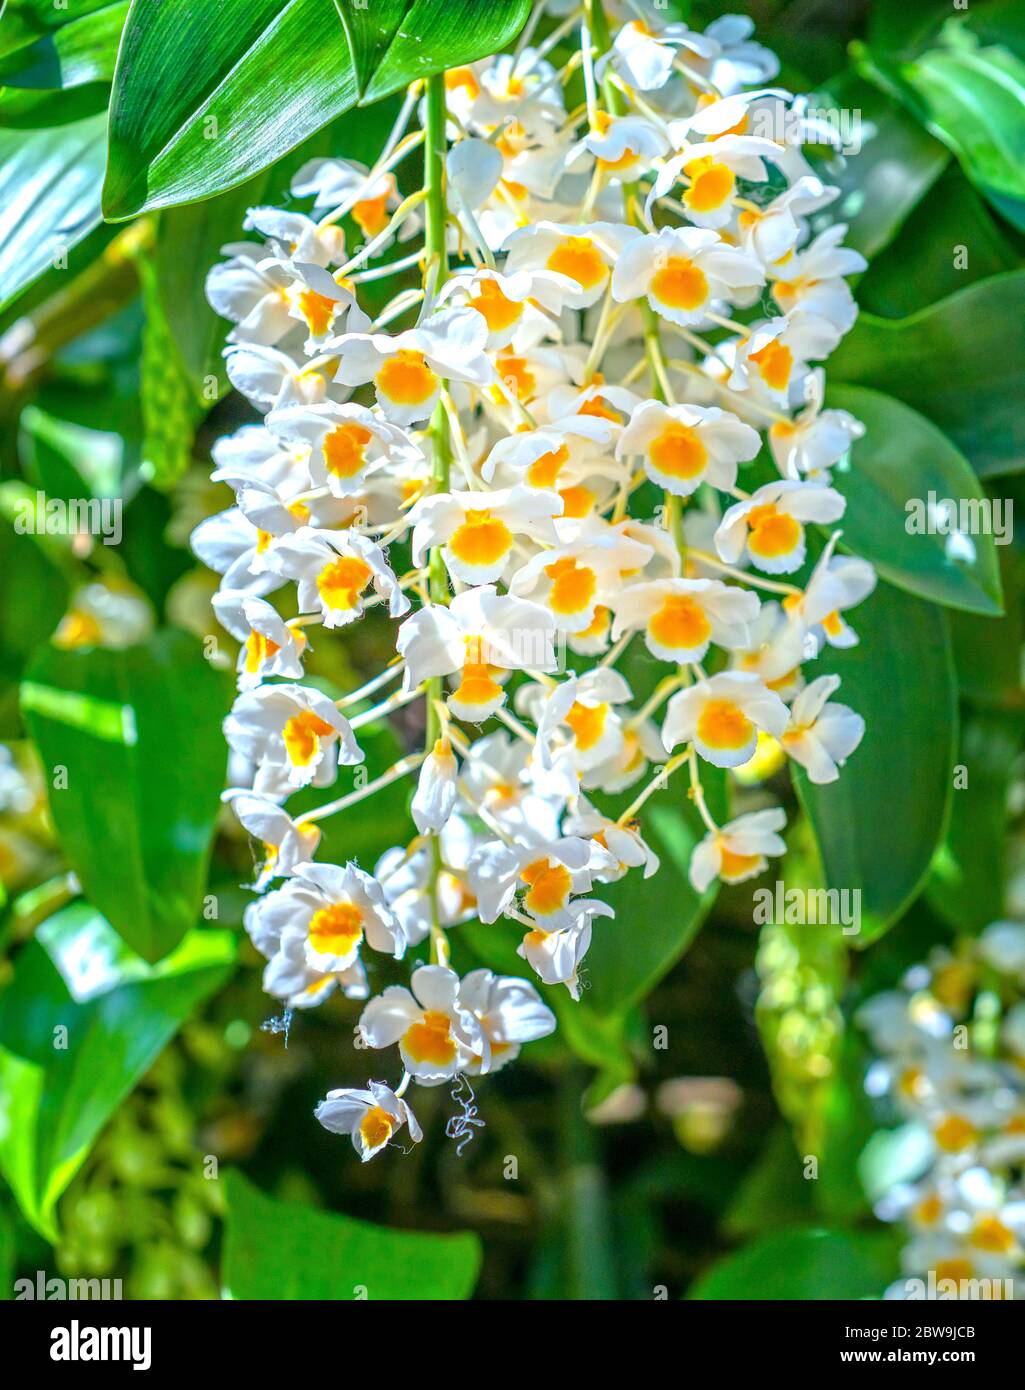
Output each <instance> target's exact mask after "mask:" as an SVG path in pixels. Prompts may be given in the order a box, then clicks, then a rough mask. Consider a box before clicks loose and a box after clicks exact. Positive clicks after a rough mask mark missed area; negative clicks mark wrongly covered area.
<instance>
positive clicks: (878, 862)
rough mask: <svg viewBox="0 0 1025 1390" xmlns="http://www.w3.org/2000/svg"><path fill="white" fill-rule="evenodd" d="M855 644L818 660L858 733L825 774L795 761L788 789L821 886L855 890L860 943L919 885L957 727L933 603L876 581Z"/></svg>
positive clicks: (946, 647) (939, 615)
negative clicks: (858, 722)
mask: <svg viewBox="0 0 1025 1390" xmlns="http://www.w3.org/2000/svg"><path fill="white" fill-rule="evenodd" d="M851 622H852V624H853V626H854V628H855V630H856V631H857V632H858V634H859V636H860V639H861V641H860V643H859V645H858V646H856V647H852V648H849V649H848V650H846V651H835V650H831V651H828V652H827V653H825V654H824V656H823V657H822V658H821V659H820V663H819V665H820V667H821V669H823V670H825V671H830V672H835V673H836V674H837V675H838V676H840V678H841V680H842V685H841V688H840V692H839V695H838V697H837V698H838V699H839V700H841V701H842V702H843V703H844V704H846V705H850V706H851V708H853V709H855V710H857V712H858V713H859V714H860V715H862V717H863V718H864V720H865V725H866V730H865V737H864V739H863V741H862V743H861V746H860V747H859V748H857V749H856V750H855V752H854V753H852V754H851V757H850V759H849V761H848V763H847V766H846V767H845V768H844V769H843V771H842V772H841V774H840V777H839V779H838V780H837V781H836V782H832V783H829V784H828V785H826V786H816V785H814V784H813V783H811V782H809V781H808V779H807V777H806V776H805V775H804V773H803V772H802V771H801V770H800V769H797V770H796V772H795V782H796V786H797V791H798V795H799V796H800V798H801V802H802V804H803V806H804V809H805V811H806V813H807V814H808V816H809V818H810V819H811V822H812V826H813V828H814V830H815V835H816V838H817V840H818V844H819V851H820V854H821V856H822V866H823V870H824V874H825V879H826V885H827V887H829V888H836V889H838V890H843V889H847V890H850V891H853V890H860V892H861V900H860V902H861V931H860V933H858V934H857V935H851V936H850V937H849V938H848V939H849V940H850V942H851V944H852V945H854V946H867V945H869V944H870V943H871V942H872V941H874V940H875V939H876V938H877V937H878V936H880V935H881V934H882V933H883V932H884V931H885V930H886V929H887V928H888V927H889V926H890V925H891V924H892V923H893V922H894V921H895V920H896V919H897V918H898V917H899V916H900V914H901V913H902V912H903V911H904V909H905V907H906V906H907V905H908V903H910V902H911V900H912V899H913V898H914V897H915V895H916V894H917V892H918V891H919V889H920V887H921V885H922V882H923V879H924V878H925V875H926V872H927V870H928V867H929V861H930V859H931V858H932V855H933V851H934V849H935V848H936V845H937V844H938V842H939V840H940V838H941V836H942V835H943V832H944V829H945V825H946V818H947V807H948V804H949V800H950V794H951V782H952V776H953V764H954V749H955V738H956V731H957V704H956V686H955V681H954V672H953V662H952V660H951V654H950V638H949V634H948V632H947V620H946V616H945V614H944V613H943V612H942V610H940V609H938V608H936V607H934V606H933V605H932V604H927V603H923V602H922V601H921V600H920V599H916V598H912V597H910V596H909V595H907V594H904V593H901V591H900V590H898V589H892V588H890V586H889V585H887V584H880V585H879V587H878V588H877V590H876V592H875V593H874V594H873V595H872V597H871V598H869V599H867V600H866V601H865V603H863V604H861V605H860V606H859V607H858V608H856V609H855V610H853V612H852V614H851Z"/></svg>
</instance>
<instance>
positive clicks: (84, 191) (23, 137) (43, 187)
mask: <svg viewBox="0 0 1025 1390" xmlns="http://www.w3.org/2000/svg"><path fill="white" fill-rule="evenodd" d="M106 144H107V141H106V117H105V115H102V114H100V115H96V116H89V117H88V118H87V119H85V120H81V121H74V122H72V123H71V124H69V125H62V126H58V127H57V128H56V129H54V130H27V131H26V130H2V129H0V308H3V307H4V306H5V305H6V304H8V303H9V302H10V301H11V300H12V299H13V298H14V296H15V295H16V294H18V293H19V292H20V291H21V290H23V289H25V287H26V286H27V285H30V284H31V283H32V281H33V280H34V279H35V278H36V277H37V276H38V275H42V274H43V272H44V271H45V270H48V269H49V268H50V267H51V265H53V264H54V263H55V262H56V261H58V260H59V259H60V258H61V257H62V256H64V255H66V254H67V252H68V251H69V250H70V249H71V247H73V246H75V245H76V244H77V243H78V242H79V241H81V240H82V238H83V237H84V236H86V235H87V234H88V233H89V232H91V231H92V230H93V228H94V227H97V226H98V225H99V223H100V191H99V185H100V178H101V176H102V173H103V161H104V157H105V153H106Z"/></svg>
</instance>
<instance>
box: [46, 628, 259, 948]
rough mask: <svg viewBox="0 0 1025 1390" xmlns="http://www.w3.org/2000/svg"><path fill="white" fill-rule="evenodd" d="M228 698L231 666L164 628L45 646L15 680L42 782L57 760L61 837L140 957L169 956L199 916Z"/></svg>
mask: <svg viewBox="0 0 1025 1390" xmlns="http://www.w3.org/2000/svg"><path fill="white" fill-rule="evenodd" d="M230 700H231V680H230V677H229V676H228V674H227V673H226V672H222V671H215V670H214V669H213V668H212V667H211V666H210V664H209V663H208V662H207V661H206V660H205V659H204V657H203V654H202V649H201V647H200V644H199V642H198V641H197V640H196V639H195V638H193V637H191V636H187V635H186V634H185V633H183V632H178V631H175V630H173V629H170V630H167V631H165V632H161V633H158V634H157V635H156V636H155V637H153V638H151V639H150V640H149V641H148V642H147V643H145V644H144V645H140V646H136V647H128V648H126V649H124V650H121V651H110V650H101V649H93V650H76V651H59V650H56V649H51V650H47V651H43V652H41V653H40V654H39V656H38V658H37V659H36V661H35V662H33V664H32V665H31V666H30V668H29V670H28V673H27V679H26V681H25V682H24V684H23V685H22V708H23V710H24V712H25V716H26V719H27V722H28V725H29V729H30V731H31V733H32V737H33V738H34V739H35V742H36V745H37V747H38V749H39V752H40V756H41V757H42V759H43V765H44V767H45V768H47V769H48V770H49V773H48V778H47V780H48V781H50V780H51V778H53V777H54V769H59V768H66V770H67V771H66V777H61V778H60V781H59V782H58V784H57V785H56V786H55V787H54V789H53V790H52V791H51V794H50V810H51V812H52V814H53V818H54V821H55V822H56V825H57V831H58V833H59V835H60V839H61V846H62V848H63V850H64V852H65V854H66V855H67V858H68V860H69V862H70V864H71V867H72V868H73V869H74V871H75V873H76V874H77V875H78V879H79V882H80V883H81V884H82V886H83V889H84V891H85V892H86V894H87V895H88V896H89V898H90V899H91V900H92V901H93V902H94V903H95V904H96V906H97V908H98V909H99V910H100V911H102V912H103V913H104V915H105V916H106V917H107V918H108V920H109V921H110V922H111V924H112V925H113V926H114V927H115V929H116V930H117V931H119V932H120V933H121V935H122V936H123V937H124V939H125V940H126V941H127V942H128V943H129V945H130V946H132V947H133V949H134V950H136V951H138V953H139V954H140V955H141V956H143V957H144V958H145V959H146V960H150V961H156V960H159V959H160V958H161V957H162V956H164V955H166V954H167V952H168V951H170V950H171V949H172V948H173V947H174V946H176V945H177V943H178V942H179V941H180V940H181V939H182V937H183V936H184V935H185V932H186V931H187V930H188V928H189V927H191V926H193V925H194V923H195V921H196V917H197V915H198V913H199V909H200V904H201V900H202V895H203V887H204V884H205V882H206V867H207V860H208V858H209V854H210V845H211V840H212V837H213V830H214V821H215V819H216V816H217V812H218V807H219V799H218V798H219V793H220V791H221V788H222V787H223V785H224V767H225V753H224V743H223V739H222V737H221V719H222V717H223V715H224V714H225V712H226V710H227V707H228V705H229V703H230ZM64 781H66V784H67V785H66V787H62V786H61V783H63V782H64Z"/></svg>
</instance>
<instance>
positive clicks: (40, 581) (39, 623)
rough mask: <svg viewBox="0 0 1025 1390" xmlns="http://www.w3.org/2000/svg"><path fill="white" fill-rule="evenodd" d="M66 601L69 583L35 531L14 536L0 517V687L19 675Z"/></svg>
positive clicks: (12, 530) (46, 635) (9, 525)
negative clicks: (29, 597) (34, 534)
mask: <svg viewBox="0 0 1025 1390" xmlns="http://www.w3.org/2000/svg"><path fill="white" fill-rule="evenodd" d="M26 514H27V513H26ZM29 594H31V596H32V601H31V603H29V602H26V596H27V595H29ZM67 601H68V582H67V580H66V579H65V577H64V575H63V574H62V573H61V572H60V570H59V569H58V568H57V567H56V565H54V564H53V563H52V562H51V561H50V559H49V558H48V557H47V556H46V554H44V552H43V550H42V549H41V547H40V546H39V544H38V542H37V540H36V538H35V536H33V535H19V534H18V532H17V531H15V529H14V527H13V526H12V524H11V523H10V522H9V521H7V520H6V519H5V518H0V689H6V687H7V686H8V685H9V684H10V682H12V681H16V680H18V678H19V677H20V676H21V673H22V671H23V670H24V667H25V662H26V661H27V660H28V659H29V657H30V656H31V655H32V653H33V652H34V651H35V650H36V648H37V647H39V646H40V645H42V643H44V642H46V641H47V640H48V638H49V637H50V634H51V633H52V632H53V630H54V628H55V627H56V626H57V624H58V623H59V622H60V620H61V618H62V616H63V614H64V610H65V608H66V607H67Z"/></svg>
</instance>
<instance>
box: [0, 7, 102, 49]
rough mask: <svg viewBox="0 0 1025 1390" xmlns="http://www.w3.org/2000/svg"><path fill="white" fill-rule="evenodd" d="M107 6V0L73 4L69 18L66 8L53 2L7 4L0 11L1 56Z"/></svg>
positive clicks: (69, 11)
mask: <svg viewBox="0 0 1025 1390" xmlns="http://www.w3.org/2000/svg"><path fill="white" fill-rule="evenodd" d="M109 5H110V0H74V13H73V14H72V12H71V10H70V8H69V6H68V5H67V4H63V5H55V4H54V3H53V0H7V2H6V4H5V5H4V6H3V7H2V10H0V54H7V53H13V52H14V50H15V49H17V48H25V47H27V46H28V45H29V44H31V43H34V42H35V41H36V39H39V38H43V37H45V36H46V35H47V34H52V33H53V32H54V30H56V29H61V28H63V27H64V26H65V25H67V24H68V23H69V22H71V21H72V20H78V19H81V18H82V17H83V16H84V15H88V14H92V13H93V12H94V11H95V10H102V9H105V8H106V7H107V6H109Z"/></svg>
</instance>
